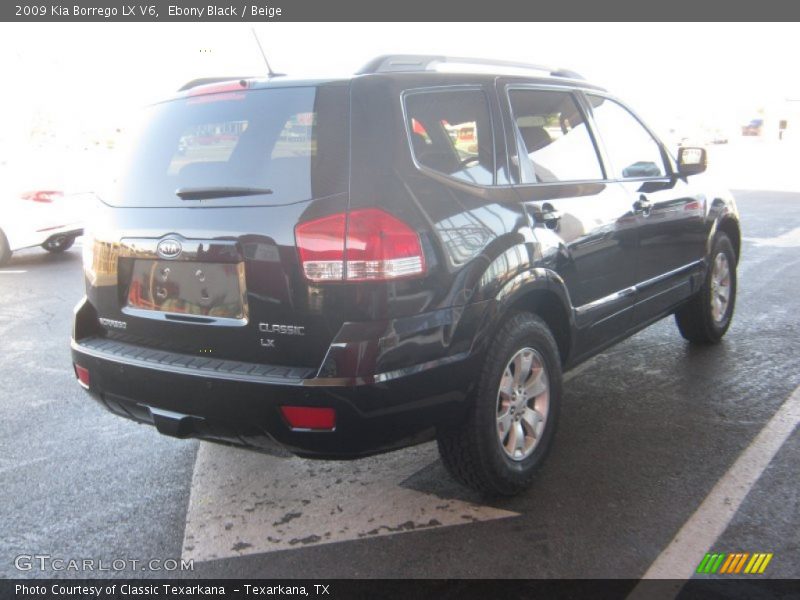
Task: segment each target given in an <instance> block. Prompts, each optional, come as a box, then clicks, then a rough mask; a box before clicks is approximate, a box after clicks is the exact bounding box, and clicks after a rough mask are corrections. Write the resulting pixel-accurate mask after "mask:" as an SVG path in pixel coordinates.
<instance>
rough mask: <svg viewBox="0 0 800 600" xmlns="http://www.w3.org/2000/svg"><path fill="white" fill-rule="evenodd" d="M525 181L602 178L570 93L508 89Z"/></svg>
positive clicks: (594, 152) (545, 181) (595, 155)
mask: <svg viewBox="0 0 800 600" xmlns="http://www.w3.org/2000/svg"><path fill="white" fill-rule="evenodd" d="M509 100H510V102H511V112H512V115H513V119H514V125H515V134H516V137H517V146H518V148H519V165H518V167H519V171H520V181H521V182H522V183H555V182H560V181H586V180H598V179H603V170H602V168H601V166H600V159H599V157H598V155H597V150H596V148H595V145H594V142H593V141H592V137H591V134H590V133H589V130H588V128H587V126H586V119H585V118H584V116H583V113H582V112H581V110H580V109H579V108H578V105H577V103H576V102H575V99H574V97H573V96H572V94H570V93H569V92H559V91H550V90H533V89H512V90H510V91H509Z"/></svg>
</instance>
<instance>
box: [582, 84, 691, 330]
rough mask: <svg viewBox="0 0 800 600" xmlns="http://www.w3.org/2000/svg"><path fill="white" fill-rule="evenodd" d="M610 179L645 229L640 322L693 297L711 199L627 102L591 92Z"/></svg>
mask: <svg viewBox="0 0 800 600" xmlns="http://www.w3.org/2000/svg"><path fill="white" fill-rule="evenodd" d="M587 99H588V103H589V105H590V107H591V112H592V119H593V121H594V123H595V125H596V128H597V130H598V138H599V140H600V142H601V144H602V146H603V148H604V149H605V152H606V156H607V159H608V168H609V169H610V171H611V172H610V173H609V175H610V177H611V178H613V179H616V180H617V181H619V182H620V185H622V186H623V187H624V188H625V191H626V193H627V195H628V199H629V200H628V201H629V203H630V205H631V206H632V207H633V209H634V212H635V220H636V226H637V229H638V231H639V252H638V260H637V264H636V288H637V290H636V291H637V297H636V309H635V311H634V319H635V320H636V322H637V323H640V322H645V321H648V320H650V319H652V318H656V317H658V316H660V315H661V314H663V313H664V311H667V310H669V309H670V308H671V307H672V306H674V305H675V304H677V303H679V302H680V301H681V300H684V299H685V298H687V297H688V296H689V295H690V294H691V291H692V285H691V278H692V276H693V275H696V274H697V273H699V271H700V269H701V266H702V262H701V261H702V260H703V257H704V256H705V240H706V235H707V232H706V222H705V214H706V201H707V199H706V197H705V196H704V195H703V194H702V193H699V190H698V189H695V188H694V186H693V185H692V183H691V182H687V181H686V180H684V179H681V178H679V177H678V176H677V175H676V174H675V169H674V168H673V163H672V161H671V160H670V158H669V156H668V155H667V152H666V150H665V148H664V147H663V145H662V144H661V143H660V142H659V141H658V139H657V138H656V137H655V135H654V134H653V133H652V132H651V131H650V130H648V129H647V128H646V127H645V126H644V124H643V123H642V122H641V121H640V120H639V119H638V117H636V116H635V115H634V114H633V113H632V112H631V111H630V110H629V109H628V108H627V107H625V106H624V105H623V104H622V103H621V102H619V101H617V100H615V99H613V98H609V97H607V96H605V95H600V94H587Z"/></svg>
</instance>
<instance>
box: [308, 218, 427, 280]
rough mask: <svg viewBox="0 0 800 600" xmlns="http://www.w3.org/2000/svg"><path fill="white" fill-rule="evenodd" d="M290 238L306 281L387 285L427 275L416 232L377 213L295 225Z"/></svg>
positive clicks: (317, 220)
mask: <svg viewBox="0 0 800 600" xmlns="http://www.w3.org/2000/svg"><path fill="white" fill-rule="evenodd" d="M295 238H296V240H297V248H298V252H299V253H300V262H301V264H302V265H303V272H304V273H305V276H306V278H307V279H310V280H311V281H345V280H346V281H386V280H393V279H400V278H403V277H413V276H417V275H422V274H424V273H425V270H426V267H425V256H424V254H423V252H422V245H421V243H420V240H419V235H417V232H416V231H414V230H413V229H412V228H411V227H409V226H408V225H406V224H405V223H404V222H403V221H401V220H400V219H398V218H397V217H395V216H393V215H390V214H389V213H387V212H385V211H383V210H380V209H377V208H366V209H359V210H353V211H351V212H350V213H349V214H345V213H339V214H335V215H330V216H327V217H322V218H320V219H315V220H313V221H307V222H305V223H300V224H299V225H297V227H296V228H295Z"/></svg>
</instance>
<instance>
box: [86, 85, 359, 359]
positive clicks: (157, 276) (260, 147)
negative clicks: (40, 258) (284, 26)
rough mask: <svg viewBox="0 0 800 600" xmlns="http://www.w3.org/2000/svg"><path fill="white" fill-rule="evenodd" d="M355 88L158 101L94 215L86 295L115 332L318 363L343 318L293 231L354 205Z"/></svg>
mask: <svg viewBox="0 0 800 600" xmlns="http://www.w3.org/2000/svg"><path fill="white" fill-rule="evenodd" d="M348 95H349V89H348V85H347V83H346V82H325V83H317V84H313V85H309V84H306V85H291V84H288V83H285V84H273V83H270V84H259V86H257V87H254V86H253V85H252V84H250V83H248V82H232V83H224V84H216V85H211V86H203V87H200V88H197V89H194V90H189V91H188V92H187V93H186V94H185V95H183V96H181V97H179V98H176V99H173V100H170V101H168V102H164V103H160V104H157V105H154V106H152V107H149V109H148V110H147V115H146V118H145V119H144V121H143V123H142V124H141V126H140V127H139V128H137V131H138V133H137V135H136V139H135V141H134V142H133V143H132V144H131V146H130V150H129V152H128V154H127V159H126V160H125V162H124V165H125V166H124V169H123V171H122V174H121V176H120V177H119V178H118V179H117V180H116V181H115V184H114V185H113V186H112V187H110V188H109V191H107V192H103V193H102V194H101V197H102V198H101V199H102V200H103V203H104V205H105V206H104V207H103V209H102V210H101V211H100V214H99V215H98V218H97V219H96V221H95V222H94V224H93V225H92V226H91V230H92V241H91V242H89V240H87V242H88V243H87V244H86V246H85V247H86V250H85V251H86V252H87V254H88V256H86V257H85V264H86V274H87V279H88V288H87V289H88V297H89V300H90V302H91V303H92V305H93V306H94V308H95V310H96V312H97V315H98V317H99V322H100V324H101V325H102V327H103V328H104V329H105V333H106V335H107V336H109V337H112V338H116V339H120V340H122V341H128V342H131V343H135V344H137V345H141V346H145V347H149V348H159V349H163V350H167V351H172V352H182V353H188V354H193V355H205V356H208V357H209V359H212V360H213V359H230V360H240V361H248V362H259V363H267V364H277V365H287V366H309V367H312V366H317V365H319V364H320V362H321V361H322V358H323V357H324V354H325V351H326V350H327V348H328V346H329V344H330V342H331V340H332V339H333V337H334V335H335V334H336V332H337V331H338V329H339V327H340V326H341V322H337V321H336V320H335V319H333V320H331V319H330V318H326V317H325V316H324V312H325V311H323V310H321V300H322V298H321V296H320V293H319V292H315V291H314V289H312V288H310V287H309V285H308V282H307V281H306V280H305V278H304V275H303V272H302V270H301V269H300V267H299V261H298V255H297V249H296V247H295V236H294V228H295V225H296V224H297V223H300V222H303V221H306V220H308V219H309V218H313V217H319V216H324V215H327V214H332V213H341V212H345V211H346V210H347V189H348V172H349V165H348V147H349V142H348V130H349V124H348V113H349V98H348Z"/></svg>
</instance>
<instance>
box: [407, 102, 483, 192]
mask: <svg viewBox="0 0 800 600" xmlns="http://www.w3.org/2000/svg"><path fill="white" fill-rule="evenodd" d="M405 108H406V115H407V117H408V118H407V127H408V134H409V138H410V140H411V150H412V153H413V155H414V159H415V160H416V162H417V164H418V165H420V166H421V167H424V168H428V169H432V170H434V171H437V172H439V173H443V174H445V175H448V176H450V177H454V178H455V179H459V180H462V181H467V182H469V183H474V184H479V185H492V184H493V183H494V169H495V166H494V165H495V160H494V139H493V135H492V123H491V119H490V116H489V105H488V102H487V100H486V95H485V94H484V93H483V92H482V91H481V90H473V89H469V90H425V91H415V92H411V93H409V94H407V95H406V97H405Z"/></svg>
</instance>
